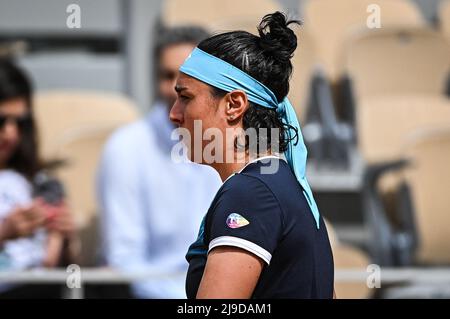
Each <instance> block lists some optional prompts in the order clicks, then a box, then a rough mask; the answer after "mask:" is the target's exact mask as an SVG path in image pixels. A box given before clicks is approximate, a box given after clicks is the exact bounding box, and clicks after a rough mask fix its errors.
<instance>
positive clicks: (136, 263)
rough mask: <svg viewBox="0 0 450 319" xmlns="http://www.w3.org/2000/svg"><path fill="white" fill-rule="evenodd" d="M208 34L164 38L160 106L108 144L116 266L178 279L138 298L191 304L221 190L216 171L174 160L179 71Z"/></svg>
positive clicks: (172, 32)
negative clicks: (188, 289) (172, 116)
mask: <svg viewBox="0 0 450 319" xmlns="http://www.w3.org/2000/svg"><path fill="white" fill-rule="evenodd" d="M207 36H208V34H207V33H206V32H205V31H204V30H202V29H199V28H196V27H177V28H173V29H165V30H164V31H163V32H162V33H159V35H158V38H159V43H157V45H156V50H155V56H156V66H157V71H158V73H157V81H156V82H157V91H158V102H157V103H156V104H155V105H154V106H153V108H152V111H151V112H150V113H149V114H148V115H147V116H145V117H144V118H143V119H141V120H140V121H138V122H136V123H133V124H131V125H128V126H126V127H123V128H121V129H119V130H118V131H117V132H115V133H114V134H113V136H112V137H111V138H110V140H109V141H108V142H107V144H106V146H105V149H104V153H103V156H102V163H101V166H100V171H99V180H98V191H99V197H100V202H101V206H102V220H101V225H102V237H103V238H102V242H103V245H104V247H103V248H104V257H105V258H106V262H107V264H108V265H110V266H112V267H114V268H117V269H120V270H123V271H135V272H139V271H152V270H153V271H156V272H160V273H168V272H174V273H179V274H180V275H178V276H175V277H173V278H161V279H156V280H155V279H152V280H148V281H142V282H139V283H134V284H133V285H132V291H133V295H134V296H135V297H138V298H186V294H185V288H184V286H185V272H186V271H187V266H188V264H187V262H186V260H185V254H186V252H187V248H188V246H189V245H190V243H191V242H192V241H193V240H195V237H196V235H197V232H198V225H199V223H200V222H201V219H202V217H203V216H204V215H205V214H206V211H207V209H208V207H209V205H210V203H211V201H212V199H213V197H214V194H215V193H216V191H217V190H218V188H219V187H220V185H221V181H220V179H219V176H218V175H217V173H216V172H215V171H214V170H212V169H210V167H206V166H201V165H198V164H194V163H183V164H176V163H174V162H172V160H171V149H172V146H173V145H174V144H175V143H176V142H177V141H174V140H172V139H171V133H172V130H173V129H174V128H175V127H174V126H173V125H172V124H171V122H170V121H169V110H170V108H171V106H172V104H173V103H174V101H175V99H176V92H175V90H174V87H175V83H176V78H177V75H178V68H179V67H180V66H181V64H182V63H183V61H184V60H185V58H186V57H187V56H188V55H189V53H190V52H191V51H192V49H193V48H194V47H195V46H196V45H197V43H199V42H200V41H201V40H203V39H204V38H206V37H207Z"/></svg>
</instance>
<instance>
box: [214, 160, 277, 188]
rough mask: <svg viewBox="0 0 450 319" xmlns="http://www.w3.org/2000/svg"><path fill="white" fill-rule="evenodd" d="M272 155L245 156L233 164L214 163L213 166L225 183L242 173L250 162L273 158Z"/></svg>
mask: <svg viewBox="0 0 450 319" xmlns="http://www.w3.org/2000/svg"><path fill="white" fill-rule="evenodd" d="M271 155H272V154H271V153H266V154H260V155H259V156H253V157H251V156H249V155H245V159H241V160H237V159H235V160H234V161H233V162H232V163H213V164H211V166H212V167H213V168H214V169H215V170H216V171H217V172H218V173H219V176H220V178H221V180H222V182H225V180H226V179H227V178H229V177H230V176H231V175H233V174H235V173H237V172H240V171H241V170H242V169H243V168H244V167H245V166H246V165H247V164H248V163H249V162H251V161H254V160H255V159H257V158H261V157H265V156H271Z"/></svg>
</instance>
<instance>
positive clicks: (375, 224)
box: [0, 0, 450, 298]
mask: <svg viewBox="0 0 450 319" xmlns="http://www.w3.org/2000/svg"><path fill="white" fill-rule="evenodd" d="M71 4H77V5H78V6H79V8H80V13H81V27H80V28H69V27H68V25H67V19H68V17H69V16H70V15H71V14H72V13H73V11H67V10H68V6H69V5H71ZM374 5H375V6H374ZM276 10H281V11H285V12H286V13H287V14H288V16H290V17H292V18H298V19H301V20H302V21H303V26H302V27H300V28H297V29H296V30H295V32H296V33H297V35H298V39H299V46H298V49H297V52H296V54H295V56H294V58H293V60H292V62H293V65H294V74H293V76H292V81H291V88H290V94H289V96H290V99H291V101H292V102H293V103H292V104H293V105H295V107H296V108H297V114H298V117H299V119H300V122H301V124H302V129H303V134H304V138H305V141H306V143H307V145H308V147H309V166H308V173H307V176H308V179H309V182H310V184H311V187H312V189H313V191H314V192H315V196H316V199H317V201H318V205H319V207H320V209H321V212H322V214H323V215H324V216H325V217H326V219H327V221H328V224H329V232H330V237H331V241H332V246H333V250H334V257H335V264H336V271H337V279H339V278H341V279H339V280H337V281H336V291H337V295H338V298H408V297H416V298H448V297H450V280H449V278H450V275H449V273H450V267H449V266H450V244H449V243H450V226H449V225H450V223H449V222H450V196H449V194H450V169H449V163H450V97H449V95H450V81H449V80H450V77H449V71H450V1H445V0H442V1H439V0H339V1H336V0H278V1H277V0H251V1H237V0H236V1H235V0H227V1H219V0H190V1H186V0H128V1H125V0H95V1H92V0H77V1H75V0H38V1H31V0H0V57H3V58H9V59H12V60H13V61H14V63H15V64H16V65H17V66H19V67H20V68H21V69H22V70H24V72H25V73H26V74H27V75H28V76H29V78H30V80H31V82H32V83H33V87H34V92H33V109H34V111H33V112H34V118H35V121H36V126H37V134H38V135H37V137H38V141H39V156H40V157H41V158H42V159H43V160H45V161H46V162H47V163H49V164H48V165H47V167H46V170H45V172H46V174H47V175H48V176H52V178H55V179H56V180H58V181H59V182H60V183H61V184H62V185H64V190H65V191H64V192H65V196H66V199H67V205H68V207H69V209H70V211H71V215H72V216H73V220H74V225H75V226H74V227H75V228H76V233H77V238H78V239H77V243H78V244H79V245H78V246H79V247H78V248H79V249H78V251H77V259H76V260H77V262H76V263H77V264H79V265H80V266H81V267H82V268H83V267H86V268H87V269H91V270H93V271H94V272H93V273H92V276H91V277H92V278H94V279H93V280H92V281H93V282H94V283H92V284H89V285H86V287H85V290H84V296H85V297H98V298H102V297H126V296H131V297H143V298H144V297H149V298H152V297H170V296H169V295H166V296H165V295H161V296H158V295H157V294H156V295H155V294H147V295H146V294H145V293H143V292H142V291H143V288H142V289H141V290H139V288H136V286H133V285H134V284H135V283H136V282H138V281H139V280H137V281H136V280H131V287H130V286H129V285H128V284H126V283H122V281H123V282H126V281H127V280H125V279H123V280H122V281H121V280H114V279H111V278H116V277H114V276H113V275H112V273H109V272H105V274H107V275H105V276H104V277H101V276H102V274H101V273H100V272H95V271H99V269H100V270H101V269H103V270H105V269H106V270H111V269H116V270H117V269H120V270H121V273H122V272H124V273H127V274H129V273H132V272H133V270H136V271H138V270H139V271H141V270H142V268H139V267H137V268H133V267H124V268H123V269H121V267H119V266H117V265H116V264H114V262H113V261H111V260H113V259H114V258H116V257H114V258H112V259H111V258H108V256H106V257H105V256H104V255H108V249H113V248H103V244H102V242H104V241H105V240H108V239H109V238H110V237H108V236H112V235H111V232H114V230H111V231H108V230H101V229H102V227H105V226H102V222H103V223H104V224H106V225H108V227H116V226H119V225H120V223H119V222H118V223H117V224H113V223H110V221H108V220H106V221H105V219H104V218H100V217H99V216H109V215H108V214H104V215H102V212H101V210H102V207H103V209H107V208H105V207H108V206H107V205H106V204H104V205H103V204H101V203H100V202H101V201H102V195H101V194H100V195H98V193H99V192H98V187H97V186H96V183H97V182H96V178H97V177H96V176H97V174H98V169H99V165H100V162H101V158H102V152H103V150H104V147H105V146H104V145H105V143H106V142H107V141H108V140H109V139H110V138H111V134H115V133H113V132H117V129H120V128H121V127H123V126H124V125H125V126H126V125H128V123H134V122H135V121H139V118H141V117H145V116H147V114H148V113H149V112H152V109H153V106H154V105H155V103H157V102H158V101H159V100H160V98H161V92H159V91H158V90H160V87H159V85H160V83H159V81H161V76H160V74H159V72H160V67H159V66H158V64H159V63H161V55H160V54H161V52H160V51H157V50H155V46H157V45H158V43H160V42H161V37H163V36H164V34H167V29H170V28H174V27H175V28H176V27H181V26H187V25H189V26H199V27H202V28H203V29H204V30H205V32H208V33H210V34H211V33H218V32H223V31H227V30H236V29H241V30H246V31H249V32H252V33H255V32H256V26H257V25H258V23H259V21H260V20H261V17H262V16H263V15H265V14H267V13H271V12H274V11H276ZM164 30H165V31H164ZM181 42H183V41H181ZM184 42H189V41H184ZM194 42H195V41H194V40H193V41H191V43H193V44H194V45H195V43H194ZM160 45H161V44H160ZM168 46H170V45H169V44H168V45H166V47H164V45H162V48H163V49H164V48H167V47H168ZM0 91H1V88H0ZM1 99H2V97H1V95H0V111H1V103H3V102H4V101H2V100H1ZM2 129H3V126H2ZM124 143H127V142H124ZM130 143H131V142H130ZM167 160H170V158H168V159H167ZM125 165H126V164H125ZM130 165H132V164H130ZM155 165H156V164H155ZM0 167H1V166H0ZM0 171H1V170H0ZM130 174H131V173H130ZM152 176H154V178H155V179H156V181H155V185H158V181H157V179H158V178H160V177H158V175H157V174H153V175H152ZM46 178H49V177H46ZM0 179H1V178H0ZM106 180H107V181H109V182H111V181H112V182H114V181H113V180H112V179H106ZM106 183H108V182H106ZM161 183H162V182H161ZM0 184H1V183H0ZM0 186H1V185H0ZM100 187H101V186H100ZM161 187H162V190H164V189H165V188H164V186H161ZM5 188H6V189H8V186H5ZM169 189H170V188H169ZM100 193H102V190H100ZM192 194H194V193H192ZM162 196H164V194H162ZM0 199H1V198H0ZM106 201H107V200H106ZM126 213H127V212H126V211H124V212H123V214H126ZM2 214H3V213H2ZM161 214H170V209H167V212H161ZM6 215H7V213H6V211H5V213H4V214H3V215H2V216H6ZM2 216H0V217H2ZM106 218H108V217H106ZM117 220H120V218H119V219H117ZM199 223H200V220H198V221H197V220H196V224H199ZM155 225H158V223H157V222H155ZM130 227H132V226H130ZM162 227H163V226H162ZM119 228H120V227H119ZM115 229H117V228H115ZM130 232H131V233H133V229H130ZM139 232H140V231H139ZM102 234H103V235H102ZM175 234H176V233H175ZM175 234H172V236H174V235H175ZM167 236H169V235H167ZM192 236H193V238H192V239H195V233H194V234H193V235H192ZM144 237H145V236H144ZM150 237H151V236H150ZM120 238H122V240H123V245H127V244H128V242H127V240H130V238H131V237H127V236H125V235H124V236H123V237H120ZM120 238H119V239H114V240H120ZM133 238H134V237H133ZM168 245H169V244H168ZM5 247H6V246H5ZM163 248H164V247H163ZM166 249H171V248H170V247H167V248H166ZM186 250H187V246H186ZM5 252H6V253H5V254H4V255H5V256H4V258H5V260H7V258H8V254H7V250H6V249H5ZM28 253H29V252H28V251H26V250H21V254H28ZM117 256H119V255H117ZM120 256H123V257H117V258H122V259H121V263H127V257H125V256H126V255H120ZM147 257H148V256H147ZM130 258H131V257H130ZM149 259H151V257H149ZM1 260H2V259H1V256H0V265H1ZM181 262H184V260H181ZM168 263H169V264H170V263H171V262H169V261H168ZM4 264H5V265H7V264H8V262H5V263H4ZM370 264H376V265H379V266H380V267H381V288H380V289H370V288H369V287H368V285H367V283H366V277H367V276H366V277H364V276H359V275H358V274H361V272H363V273H364V272H365V271H366V268H367V266H368V265H370ZM30 265H31V264H30ZM158 265H159V268H158V266H156V265H152V266H151V267H150V266H149V267H148V269H150V270H156V271H161V272H163V271H164V270H167V269H169V268H170V267H169V268H166V267H165V266H163V264H162V263H161V264H158ZM53 266H54V267H53ZM53 266H52V267H50V268H55V269H62V268H58V265H53ZM59 266H60V265H59ZM35 267H38V268H39V267H40V266H39V265H36V264H33V265H32V266H26V267H23V268H8V267H7V266H4V267H3V268H1V267H0V269H2V271H3V273H4V275H3V276H2V277H0V278H1V281H3V282H5V283H2V284H0V292H1V291H2V290H3V291H5V292H8V291H12V290H13V289H12V288H11V289H10V288H8V287H9V286H8V285H14V287H16V285H22V284H26V283H27V280H28V282H30V283H31V282H33V281H32V280H29V278H28V277H27V278H28V279H27V278H25V277H22V279H20V278H19V277H20V276H16V275H17V274H16V272H15V271H17V270H18V269H19V270H25V269H29V268H35ZM447 267H449V268H447ZM170 269H172V268H170ZM174 269H175V268H174ZM384 269H386V272H385V274H386V276H385V277H384V276H383V271H384ZM415 269H416V270H417V272H414V270H415ZM339 270H343V272H342V273H341V274H342V276H341V277H339ZM352 270H353V271H354V275H352V272H351V271H352ZM402 270H404V271H403V272H402ZM358 271H359V272H358ZM389 271H392V272H389ZM59 274H60V273H57V272H55V273H54V274H53V275H54V277H52V276H53V275H52V273H45V272H44V273H42V275H41V276H42V278H59V277H58V276H59ZM366 275H367V273H366ZM46 276H47V277H46ZM96 276H98V277H97V280H95V277H96ZM117 276H119V275H117ZM14 278H16V279H14ZM17 278H19V279H20V280H19V279H17ZM24 278H25V279H24ZM101 278H103V279H101ZM108 278H109V279H108ZM384 279H385V280H386V281H383V280H384ZM141 280H142V281H144V279H141ZM145 280H146V281H148V280H147V279H145ZM157 280H159V279H158V278H157V279H156V281H157ZM7 281H11V282H16V283H14V284H12V283H6V282H7ZM43 281H45V280H43ZM55 281H57V280H56V279H55ZM49 282H51V279H49V281H48V282H40V283H35V284H34V286H36V285H37V286H36V287H39V285H43V284H46V285H48V284H49ZM117 282H121V283H120V284H117ZM148 282H149V285H151V283H150V281H148ZM62 283H65V280H64V281H62ZM160 284H161V283H160ZM163 285H166V284H164V283H163ZM3 286H4V288H3V289H2V287H3ZM89 287H90V288H89ZM105 287H106V288H105ZM155 289H157V290H158V291H159V290H160V288H155ZM144 290H145V289H144ZM29 291H30V290H28V292H27V293H29ZM33 293H35V296H37V297H39V293H36V292H32V293H31V296H33ZM13 296H15V297H23V296H29V295H27V294H26V293H22V294H21V292H20V290H19V292H18V293H17V294H15V295H13ZM61 296H66V297H67V295H64V293H62V294H61Z"/></svg>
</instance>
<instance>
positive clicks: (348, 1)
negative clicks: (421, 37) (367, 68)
mask: <svg viewBox="0 0 450 319" xmlns="http://www.w3.org/2000/svg"><path fill="white" fill-rule="evenodd" d="M373 4H376V5H378V6H379V8H380V18H381V27H382V28H385V27H388V26H410V27H412V26H423V25H425V21H424V19H423V17H422V16H421V13H420V11H419V10H418V8H417V7H416V6H415V5H414V3H413V2H412V1H409V0H379V1H375V2H374V1H372V0H340V1H335V0H309V1H307V2H306V3H305V6H304V10H303V11H304V15H305V26H306V28H308V29H309V31H310V32H311V34H312V35H313V37H314V39H315V40H316V42H317V49H318V54H319V58H320V62H321V63H322V64H323V66H324V69H325V71H326V73H327V74H328V76H329V78H330V79H331V81H333V82H336V81H337V80H339V78H340V76H341V72H342V63H343V61H342V59H343V53H342V50H343V46H344V44H345V42H346V41H347V39H348V38H349V37H350V36H351V34H352V32H354V31H355V30H359V29H367V28H368V27H367V20H368V18H369V17H370V16H371V12H372V11H369V10H368V9H372V7H369V6H371V5H373Z"/></svg>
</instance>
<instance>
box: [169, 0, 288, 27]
mask: <svg viewBox="0 0 450 319" xmlns="http://www.w3.org/2000/svg"><path fill="white" fill-rule="evenodd" d="M281 9H282V8H281V7H280V5H279V4H278V3H277V2H276V1H273V0H246V1H240V0H227V1H210V0H190V1H186V0H166V1H164V7H163V11H162V22H163V24H165V25H167V26H174V25H188V24H194V25H200V26H203V27H206V28H208V29H210V28H211V26H212V24H217V23H222V22H226V21H227V20H230V19H231V20H236V19H241V18H247V19H249V18H250V19H253V21H254V24H255V25H257V24H258V23H259V21H261V18H262V17H263V16H264V15H266V14H268V13H273V12H275V11H280V10H281Z"/></svg>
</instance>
